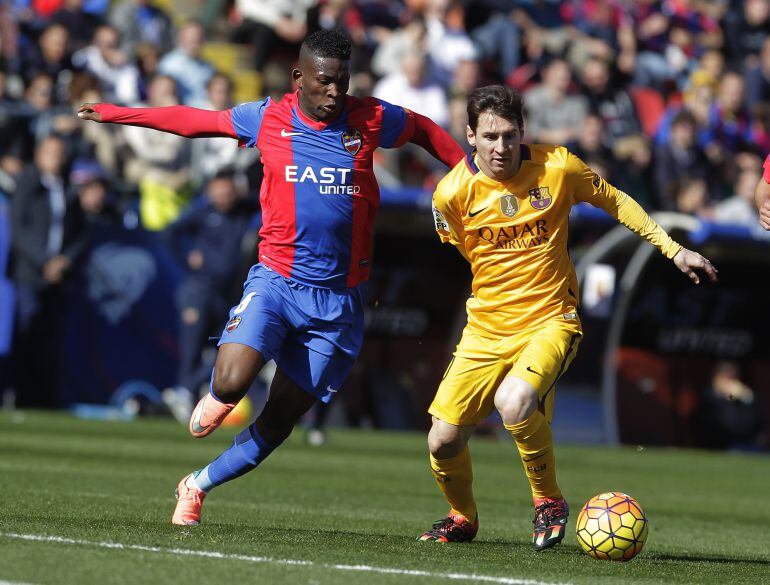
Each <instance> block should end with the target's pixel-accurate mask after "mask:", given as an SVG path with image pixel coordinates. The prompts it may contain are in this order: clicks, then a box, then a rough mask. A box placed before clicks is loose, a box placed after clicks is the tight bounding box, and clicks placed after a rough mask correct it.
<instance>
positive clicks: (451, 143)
mask: <svg viewBox="0 0 770 585" xmlns="http://www.w3.org/2000/svg"><path fill="white" fill-rule="evenodd" d="M412 116H414V134H412V138H411V139H410V140H409V142H411V143H413V144H416V145H418V146H421V147H423V148H424V149H425V150H427V151H428V152H429V153H430V154H431V155H432V156H433V157H434V158H436V159H438V160H440V161H441V162H442V163H444V164H445V165H446V166H448V167H449V168H450V169H451V168H453V167H454V166H455V165H456V164H457V163H458V162H460V161H461V160H462V159H463V157H464V156H465V152H463V149H462V148H460V145H459V144H457V141H456V140H455V139H454V138H452V136H451V135H450V134H449V133H448V132H447V131H446V130H444V129H443V128H442V127H441V126H439V125H438V124H436V123H435V122H434V121H433V120H431V119H430V118H427V117H425V116H423V115H421V114H418V113H417V112H412Z"/></svg>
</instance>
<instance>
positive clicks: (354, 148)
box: [342, 128, 364, 156]
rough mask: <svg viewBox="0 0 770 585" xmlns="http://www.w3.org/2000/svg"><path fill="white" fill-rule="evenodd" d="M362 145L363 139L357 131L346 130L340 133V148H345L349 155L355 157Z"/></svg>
mask: <svg viewBox="0 0 770 585" xmlns="http://www.w3.org/2000/svg"><path fill="white" fill-rule="evenodd" d="M363 144H364V137H363V136H361V133H360V132H359V131H358V130H351V129H350V128H348V129H347V130H345V131H344V132H343V133H342V146H344V147H345V150H347V151H348V152H349V153H350V154H352V155H353V156H356V155H357V154H358V151H359V150H361V147H362V146H363Z"/></svg>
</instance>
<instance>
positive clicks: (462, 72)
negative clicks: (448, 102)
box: [449, 59, 481, 100]
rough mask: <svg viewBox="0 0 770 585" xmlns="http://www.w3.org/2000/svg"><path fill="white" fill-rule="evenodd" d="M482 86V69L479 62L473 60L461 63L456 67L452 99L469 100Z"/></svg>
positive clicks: (450, 90)
mask: <svg viewBox="0 0 770 585" xmlns="http://www.w3.org/2000/svg"><path fill="white" fill-rule="evenodd" d="M480 84H481V67H480V66H479V62H478V61H475V60H471V59H466V60H463V61H460V62H459V63H458V64H457V67H455V70H454V75H453V76H452V83H451V84H450V86H449V95H450V96H451V97H452V98H460V99H462V100H467V98H468V96H469V95H470V94H471V92H473V90H474V89H476V88H477V87H479V85H480Z"/></svg>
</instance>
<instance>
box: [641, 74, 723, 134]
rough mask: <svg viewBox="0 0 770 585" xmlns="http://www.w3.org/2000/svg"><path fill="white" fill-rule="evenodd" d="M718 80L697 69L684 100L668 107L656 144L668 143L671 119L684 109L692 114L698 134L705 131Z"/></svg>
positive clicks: (684, 94) (661, 121)
mask: <svg viewBox="0 0 770 585" xmlns="http://www.w3.org/2000/svg"><path fill="white" fill-rule="evenodd" d="M716 86H717V81H716V79H714V78H713V77H711V75H710V74H709V73H707V72H706V71H703V70H701V71H695V72H694V73H693V74H692V75H691V76H690V81H689V83H688V86H687V87H686V89H685V91H684V93H683V94H682V102H681V103H674V104H672V105H670V106H669V107H668V108H666V111H665V112H664V113H663V116H662V118H661V120H660V123H659V125H658V130H657V132H656V133H655V144H658V145H660V144H666V143H667V142H668V141H669V139H670V136H671V121H672V120H673V119H674V117H675V116H676V115H677V114H678V113H679V112H680V111H682V110H686V111H687V112H690V114H692V116H693V118H694V119H695V123H696V126H697V129H698V134H701V133H702V132H705V130H706V128H707V127H708V124H709V112H710V111H711V107H712V105H713V103H714V96H715V93H716Z"/></svg>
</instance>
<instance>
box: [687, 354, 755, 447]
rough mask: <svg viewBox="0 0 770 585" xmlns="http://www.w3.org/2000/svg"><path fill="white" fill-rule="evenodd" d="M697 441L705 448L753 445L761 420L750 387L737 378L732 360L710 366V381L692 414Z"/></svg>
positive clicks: (737, 368) (739, 376)
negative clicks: (695, 411)
mask: <svg viewBox="0 0 770 585" xmlns="http://www.w3.org/2000/svg"><path fill="white" fill-rule="evenodd" d="M696 417H697V423H696V425H697V429H698V438H699V445H700V446H701V447H706V448H709V449H736V448H737V449H741V448H742V449H757V448H759V447H760V446H761V445H760V441H761V440H763V437H762V436H761V432H760V431H761V429H762V423H761V419H760V416H759V412H758V410H757V407H756V404H755V401H754V391H753V390H752V389H751V388H749V387H748V386H747V385H746V384H744V383H743V382H742V381H741V372H740V367H739V366H738V364H736V363H735V362H728V361H725V362H719V363H718V364H716V366H714V373H713V375H712V378H711V385H710V386H709V387H708V388H707V389H706V390H705V391H704V393H703V396H702V397H701V402H700V408H699V410H698V412H697V414H696Z"/></svg>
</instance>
